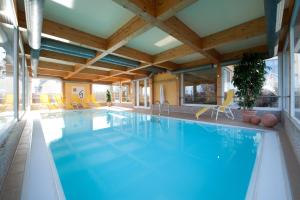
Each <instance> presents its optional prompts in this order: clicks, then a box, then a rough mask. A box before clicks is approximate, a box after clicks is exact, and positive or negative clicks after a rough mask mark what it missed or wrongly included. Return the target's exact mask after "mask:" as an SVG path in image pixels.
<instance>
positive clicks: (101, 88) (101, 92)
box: [92, 84, 111, 102]
mask: <svg viewBox="0 0 300 200" xmlns="http://www.w3.org/2000/svg"><path fill="white" fill-rule="evenodd" d="M107 90H109V91H110V90H111V86H109V85H101V84H93V85H92V94H93V96H94V97H95V98H96V101H98V102H106V91H107Z"/></svg>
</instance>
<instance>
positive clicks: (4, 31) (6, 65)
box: [0, 24, 14, 142]
mask: <svg viewBox="0 0 300 200" xmlns="http://www.w3.org/2000/svg"><path fill="white" fill-rule="evenodd" d="M0 29H1V31H0V38H1V40H0V142H1V139H2V132H3V131H4V130H5V127H7V125H8V124H10V122H11V121H12V120H13V119H14V86H13V85H14V79H13V74H14V68H13V51H14V50H13V35H14V29H13V27H12V26H9V25H4V24H0Z"/></svg>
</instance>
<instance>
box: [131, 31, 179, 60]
mask: <svg viewBox="0 0 300 200" xmlns="http://www.w3.org/2000/svg"><path fill="white" fill-rule="evenodd" d="M181 44H182V43H181V42H180V41H178V40H176V39H175V38H173V37H172V36H170V35H169V34H167V33H166V32H164V31H162V30H160V29H158V28H156V27H154V28H152V29H150V30H148V31H146V32H145V33H143V34H141V35H139V36H137V37H135V38H133V39H132V40H130V41H129V43H128V44H127V46H129V47H131V48H134V49H137V50H140V51H143V52H145V53H148V54H151V55H154V54H158V53H161V52H163V51H166V50H168V49H171V48H174V47H177V46H179V45H181Z"/></svg>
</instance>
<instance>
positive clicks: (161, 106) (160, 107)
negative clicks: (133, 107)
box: [151, 101, 170, 116]
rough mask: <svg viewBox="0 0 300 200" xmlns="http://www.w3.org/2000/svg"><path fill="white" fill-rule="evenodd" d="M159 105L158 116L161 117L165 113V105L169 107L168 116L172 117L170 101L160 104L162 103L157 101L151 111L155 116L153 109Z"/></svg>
mask: <svg viewBox="0 0 300 200" xmlns="http://www.w3.org/2000/svg"><path fill="white" fill-rule="evenodd" d="M156 104H158V115H159V116H160V115H161V113H162V112H163V106H164V105H167V108H168V110H167V111H168V115H170V104H169V102H168V101H165V102H164V103H162V104H161V103H160V101H155V102H154V104H153V105H152V109H151V114H153V108H154V106H155V105H156Z"/></svg>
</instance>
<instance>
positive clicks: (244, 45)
mask: <svg viewBox="0 0 300 200" xmlns="http://www.w3.org/2000/svg"><path fill="white" fill-rule="evenodd" d="M266 43H267V39H266V35H262V36H258V37H253V38H249V39H246V40H242V41H237V42H233V43H230V44H226V45H223V46H220V47H217V48H216V50H218V51H219V52H220V53H222V54H224V53H228V52H234V51H239V50H242V49H249V48H252V47H256V46H260V45H264V44H266Z"/></svg>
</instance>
